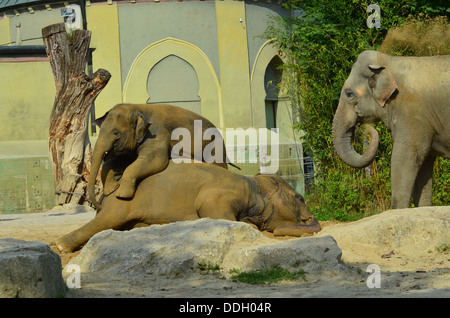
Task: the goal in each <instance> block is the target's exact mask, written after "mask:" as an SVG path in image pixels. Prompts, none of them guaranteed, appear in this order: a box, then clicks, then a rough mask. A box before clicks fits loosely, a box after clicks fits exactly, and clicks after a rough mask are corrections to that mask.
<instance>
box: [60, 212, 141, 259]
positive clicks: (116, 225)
mask: <svg viewBox="0 0 450 318" xmlns="http://www.w3.org/2000/svg"><path fill="white" fill-rule="evenodd" d="M132 221H133V219H132V218H131V217H130V215H129V213H128V212H127V210H126V209H124V207H121V206H120V205H115V206H114V205H113V206H111V205H109V206H104V208H103V209H102V210H101V211H100V212H99V213H97V215H96V216H95V217H94V219H92V220H91V221H89V222H88V223H86V224H85V225H83V226H82V227H80V228H78V229H76V230H74V231H72V232H70V233H69V234H67V235H64V236H62V237H60V238H58V239H57V240H56V246H57V247H58V249H59V250H60V251H61V252H64V253H71V252H73V251H75V250H77V249H79V248H80V247H81V246H83V245H84V244H85V243H86V242H87V241H88V240H89V239H90V238H91V237H92V236H94V235H95V234H97V233H99V232H101V231H103V230H108V229H113V230H121V229H122V228H123V227H124V226H126V225H128V224H130V222H132Z"/></svg>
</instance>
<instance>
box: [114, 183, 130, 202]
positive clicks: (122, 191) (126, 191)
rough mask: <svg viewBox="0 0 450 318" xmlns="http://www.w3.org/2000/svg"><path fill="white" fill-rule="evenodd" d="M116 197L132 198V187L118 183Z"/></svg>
mask: <svg viewBox="0 0 450 318" xmlns="http://www.w3.org/2000/svg"><path fill="white" fill-rule="evenodd" d="M116 197H117V198H119V199H132V198H133V197H134V187H127V186H124V185H123V184H120V186H119V188H118V190H117V193H116Z"/></svg>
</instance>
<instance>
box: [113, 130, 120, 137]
mask: <svg viewBox="0 0 450 318" xmlns="http://www.w3.org/2000/svg"><path fill="white" fill-rule="evenodd" d="M112 134H113V136H114V138H119V137H120V132H118V131H113V133H112Z"/></svg>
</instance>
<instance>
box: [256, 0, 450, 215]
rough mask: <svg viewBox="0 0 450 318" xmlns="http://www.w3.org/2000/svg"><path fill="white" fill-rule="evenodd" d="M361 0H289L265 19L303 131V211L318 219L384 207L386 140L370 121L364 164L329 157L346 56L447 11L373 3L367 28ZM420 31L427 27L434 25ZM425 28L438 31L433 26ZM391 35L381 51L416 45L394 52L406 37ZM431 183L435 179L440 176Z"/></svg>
mask: <svg viewBox="0 0 450 318" xmlns="http://www.w3.org/2000/svg"><path fill="white" fill-rule="evenodd" d="M369 4H370V1H359V0H353V1H348V0H339V1H326V0H301V1H299V0H293V1H289V2H287V3H285V4H283V5H284V7H285V8H286V9H288V10H291V11H292V12H293V13H295V14H294V17H292V16H289V17H273V18H272V20H271V23H270V24H269V26H268V28H267V29H266V32H265V33H264V35H263V37H265V38H267V39H273V41H274V45H276V46H277V47H278V48H279V50H280V51H281V52H283V54H284V56H285V57H286V63H285V64H284V65H283V66H282V67H283V69H284V74H287V75H285V76H284V78H283V82H282V85H283V91H285V92H287V94H288V95H289V97H290V99H291V102H292V104H293V105H295V106H296V107H297V109H298V114H299V116H300V121H299V123H298V124H297V125H296V126H295V128H297V129H299V130H302V131H303V132H304V137H303V145H304V147H305V150H306V151H307V152H309V153H312V156H313V159H314V163H315V167H316V176H315V183H314V185H313V186H312V187H311V188H309V189H308V192H307V194H306V197H307V202H308V204H309V206H310V209H311V212H312V213H314V214H315V215H316V217H317V218H318V219H319V220H324V219H337V220H341V221H345V220H353V219H357V218H361V217H364V216H367V215H371V214H373V213H377V212H381V211H383V210H386V209H388V208H389V207H390V196H391V188H390V157H391V153H392V143H393V141H392V136H391V134H390V133H389V131H388V130H387V129H386V128H385V126H384V125H383V124H377V125H376V126H375V127H376V129H377V130H378V131H379V133H380V143H379V148H378V154H377V157H376V159H375V161H374V162H373V163H372V165H371V166H370V168H369V169H364V170H361V169H359V170H355V169H353V168H350V167H348V166H347V165H345V164H344V163H343V162H342V161H341V160H340V159H339V158H338V157H337V155H336V153H335V151H334V147H333V142H332V136H331V126H332V121H333V117H334V113H335V111H336V108H337V105H338V103H339V96H340V92H341V88H342V85H343V83H344V82H345V80H346V79H347V77H348V74H349V73H350V70H351V68H352V66H353V63H354V61H355V60H356V58H357V57H358V55H359V54H360V53H361V52H362V51H364V50H368V49H372V50H377V49H379V47H380V45H381V43H382V41H383V39H384V38H385V36H386V35H387V34H388V33H389V32H388V31H389V30H391V28H392V27H395V26H400V25H402V24H404V23H407V24H406V25H410V31H409V32H411V30H414V32H417V31H416V30H417V29H414V27H415V25H416V24H417V23H427V22H422V21H429V19H430V18H431V17H435V16H441V15H442V16H445V15H448V13H449V11H450V10H449V9H448V8H447V6H446V2H445V1H439V0H437V1H434V2H433V3H432V4H431V3H429V2H428V1H425V0H416V1H412V0H400V1H394V0H380V1H378V4H379V6H380V8H381V28H379V29H376V28H368V27H367V24H366V21H367V19H368V16H369V14H371V13H367V11H366V8H367V6H368V5H369ZM412 18H415V20H412ZM418 21H421V22H418ZM439 21H440V23H441V24H442V23H444V21H446V20H445V19H444V18H441V20H439ZM424 28H427V29H429V30H432V29H433V28H434V27H433V28H431V27H428V26H427V27H424ZM421 30H425V29H421ZM433 30H438V29H437V26H436V29H433ZM447 31H448V28H447V29H446V32H447ZM398 32H399V31H395V29H392V30H391V32H390V33H389V37H388V39H389V41H390V42H391V43H392V44H385V48H387V47H388V46H389V45H390V46H391V47H395V50H396V51H397V52H398V53H402V54H405V53H407V52H416V49H414V50H409V49H408V50H406V49H405V50H403V49H401V48H402V47H406V46H405V45H406V44H405V43H406V42H401V41H399V40H398V39H397V37H396V36H395V35H396V33H398ZM421 32H422V31H421ZM435 32H437V31H433V34H434V33H435ZM401 39H409V40H410V41H419V40H418V39H419V37H417V34H416V33H413V34H410V35H409V36H408V35H407V33H404V34H403V35H402V36H401ZM427 39H428V38H427V36H423V37H421V38H420V41H421V43H429V42H427ZM433 41H435V42H436V41H438V40H433ZM438 42H439V41H438ZM431 44H432V43H431ZM431 44H429V45H431ZM422 45H423V44H422ZM446 45H448V41H447V43H446ZM419 46H420V45H419ZM439 50H441V49H439ZM429 51H430V50H429ZM430 52H431V51H430ZM439 52H440V51H439ZM355 149H357V150H359V151H360V152H361V151H363V149H364V132H363V130H362V129H361V132H360V133H359V134H358V135H357V136H356V138H355ZM439 162H440V161H439ZM447 166H448V165H447V164H438V168H439V169H441V172H444V171H445V172H444V175H445V174H446V173H447V171H450V170H447ZM449 168H450V167H449ZM449 173H450V172H449ZM437 181H438V183H439V181H440V179H438V180H437ZM435 195H436V194H435ZM435 200H439V201H435V202H439V203H444V201H445V200H446V199H445V198H444V196H440V195H439V194H438V195H437V196H436V199H435ZM447 202H448V203H450V202H449V201H448V200H447Z"/></svg>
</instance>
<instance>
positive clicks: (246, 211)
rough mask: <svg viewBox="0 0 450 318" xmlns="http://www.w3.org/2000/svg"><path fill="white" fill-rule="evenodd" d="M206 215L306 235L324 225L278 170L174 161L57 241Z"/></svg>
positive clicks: (68, 244)
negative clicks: (252, 171) (242, 170)
mask: <svg viewBox="0 0 450 318" xmlns="http://www.w3.org/2000/svg"><path fill="white" fill-rule="evenodd" d="M116 161H117V162H116V163H112V164H111V163H110V164H109V165H107V166H106V167H105V169H111V171H113V172H104V173H102V178H103V177H104V175H106V174H108V173H113V174H114V175H120V174H121V173H122V171H123V170H125V169H123V168H122V169H120V165H123V163H124V162H126V159H125V160H122V159H117V160H116ZM114 167H115V168H114ZM118 167H119V168H118ZM206 217H208V218H211V219H224V220H231V221H242V222H246V223H248V224H250V225H252V226H253V227H255V228H257V229H259V230H261V231H268V232H273V234H274V235H290V236H301V235H303V234H305V233H315V232H319V231H320V230H321V226H320V223H319V222H318V221H317V219H316V218H315V217H314V216H313V215H312V214H311V213H310V212H309V211H308V209H307V208H306V205H305V201H304V198H303V197H302V196H301V195H300V194H299V193H297V192H295V191H294V190H293V189H292V188H291V187H290V186H289V184H288V183H287V182H286V181H284V180H283V179H282V178H281V177H279V176H278V175H264V174H257V175H256V176H254V177H246V176H243V175H240V174H237V173H235V172H232V171H230V170H227V169H223V168H221V167H218V166H217V165H212V164H208V163H203V162H197V163H186V162H182V163H175V162H174V161H173V160H170V161H169V164H168V166H167V168H166V169H165V170H163V171H161V172H159V173H157V174H154V175H152V176H149V177H147V178H145V179H144V180H142V181H141V182H140V183H139V184H138V186H137V189H136V193H135V195H134V197H133V198H132V199H129V200H121V199H118V198H117V197H116V196H114V195H112V194H111V195H109V196H106V197H105V198H104V199H103V204H102V211H101V213H97V214H96V216H95V217H94V218H93V219H92V220H91V221H90V222H88V223H87V224H85V225H83V226H82V227H80V228H79V229H76V230H74V231H73V232H71V233H69V234H67V235H65V236H62V237H60V238H58V239H57V241H56V246H57V247H58V249H59V250H60V251H61V252H64V253H70V252H73V251H75V250H77V249H79V248H80V247H81V246H82V245H84V244H85V243H86V242H87V241H88V240H89V239H90V238H91V237H92V236H93V235H95V234H96V233H98V232H100V231H103V230H106V229H113V230H130V229H132V228H135V227H141V226H150V225H152V224H167V223H170V222H175V221H183V220H195V219H200V218H206Z"/></svg>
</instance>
